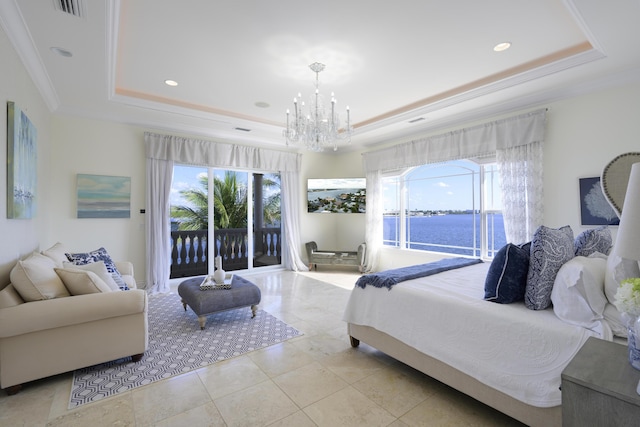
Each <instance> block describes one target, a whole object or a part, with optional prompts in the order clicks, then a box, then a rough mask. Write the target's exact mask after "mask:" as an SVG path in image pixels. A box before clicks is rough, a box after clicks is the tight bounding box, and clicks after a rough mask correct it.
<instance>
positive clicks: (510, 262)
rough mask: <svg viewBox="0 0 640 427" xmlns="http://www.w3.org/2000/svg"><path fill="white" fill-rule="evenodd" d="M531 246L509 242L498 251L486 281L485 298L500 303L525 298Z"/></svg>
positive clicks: (508, 302)
mask: <svg viewBox="0 0 640 427" xmlns="http://www.w3.org/2000/svg"><path fill="white" fill-rule="evenodd" d="M530 246H531V245H530V244H529V243H525V244H524V245H521V246H518V245H514V244H513V243H507V244H506V245H505V246H504V247H502V248H501V249H500V250H499V251H498V253H496V255H495V257H494V258H493V261H492V262H491V265H490V266H489V272H488V273H487V278H486V279H485V282H484V299H485V300H487V301H492V302H497V303H500V304H510V303H512V302H516V301H522V300H524V293H525V289H526V286H527V273H528V272H529V248H530Z"/></svg>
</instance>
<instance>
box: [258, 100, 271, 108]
mask: <svg viewBox="0 0 640 427" xmlns="http://www.w3.org/2000/svg"><path fill="white" fill-rule="evenodd" d="M254 105H255V106H256V107H260V108H269V107H271V106H270V105H269V103H268V102H264V101H258V102H256V103H255V104H254Z"/></svg>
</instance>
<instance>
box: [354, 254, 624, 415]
mask: <svg viewBox="0 0 640 427" xmlns="http://www.w3.org/2000/svg"><path fill="white" fill-rule="evenodd" d="M577 258H580V260H579V263H580V264H581V263H586V261H585V260H587V258H585V257H576V260H577ZM588 262H589V263H590V264H589V265H591V264H593V263H595V262H596V261H591V260H589V261H588ZM597 262H598V264H597V265H598V269H599V271H601V274H602V276H601V277H598V278H597V280H596V281H598V282H599V283H601V284H602V282H604V270H605V264H606V261H604V260H600V261H597ZM576 263H577V261H573V260H572V263H567V264H576ZM489 268H490V263H489V262H485V263H479V264H474V265H470V266H465V267H462V268H456V269H453V270H449V271H443V272H439V273H437V274H434V275H430V276H427V277H419V278H414V279H410V280H406V281H401V282H400V283H397V284H395V285H393V286H392V287H384V286H382V287H375V286H365V287H363V288H362V287H359V286H356V287H354V289H353V290H352V293H351V296H350V298H349V301H348V303H347V307H346V309H345V314H344V318H343V319H344V320H345V321H346V322H347V325H348V333H349V336H350V339H351V345H352V346H353V347H357V346H358V345H359V343H360V342H361V341H362V342H364V343H366V344H368V345H371V346H372V347H375V348H377V349H378V350H380V351H382V352H384V353H386V354H388V355H390V356H392V357H394V358H396V359H397V360H399V361H401V362H403V363H405V364H407V365H409V366H412V367H413V368H415V369H417V370H419V371H421V372H424V373H425V374H427V375H429V376H431V377H433V378H435V379H437V380H439V381H441V382H443V383H445V384H447V385H449V386H451V387H453V388H455V389H457V390H459V391H461V392H463V393H465V394H467V395H469V396H471V397H473V398H475V399H476V400H478V401H480V402H483V403H485V404H487V405H489V406H491V407H493V408H495V409H497V410H499V411H501V412H503V413H505V414H507V415H509V416H511V417H513V418H515V419H517V420H520V421H522V422H524V423H526V424H528V425H534V426H535V425H540V426H554V425H558V426H559V425H561V424H562V413H561V391H560V382H561V373H562V370H563V369H564V368H565V367H566V365H567V364H568V363H569V362H570V361H571V359H572V358H573V356H574V355H575V354H576V353H577V352H578V350H579V349H580V348H581V347H582V345H583V344H584V342H585V341H586V340H587V339H588V338H589V337H590V336H595V337H598V338H602V339H607V340H611V339H612V338H613V334H612V329H611V328H610V327H609V324H608V322H607V321H606V320H605V319H604V318H603V317H602V313H600V314H599V315H597V316H595V321H594V322H590V323H586V324H580V322H573V323H576V324H572V322H568V321H566V319H560V318H559V317H558V315H556V313H554V309H553V308H551V307H550V308H547V309H544V310H531V309H529V308H527V307H525V304H524V303H523V302H522V301H521V302H516V303H512V304H496V303H494V302H490V301H485V300H484V298H483V297H484V296H485V294H484V292H485V289H484V285H485V279H486V277H487V272H488V270H489ZM565 270H568V273H563V274H562V276H563V277H564V276H567V275H569V276H570V275H571V274H573V275H574V276H575V268H573V267H572V268H565ZM583 270H584V269H582V270H581V271H582V272H581V273H580V274H579V277H580V280H582V279H583V276H584V274H583V273H584V271H583ZM585 274H586V273H585ZM556 287H557V288H558V289H561V288H564V286H557V285H556ZM600 287H601V288H602V285H600ZM566 289H567V290H570V291H572V292H573V291H575V289H572V288H571V287H570V286H567V288H566ZM558 292H561V291H558ZM562 292H564V291H562ZM601 293H602V294H603V295H604V293H603V292H602V291H601ZM561 296H562V295H561ZM562 297H563V298H564V297H565V296H562ZM557 298H560V297H557ZM572 298H573V296H572ZM603 298H604V296H603ZM605 305H606V298H604V303H603V304H602V310H604V306H605ZM558 307H560V304H558ZM585 326H586V327H585Z"/></svg>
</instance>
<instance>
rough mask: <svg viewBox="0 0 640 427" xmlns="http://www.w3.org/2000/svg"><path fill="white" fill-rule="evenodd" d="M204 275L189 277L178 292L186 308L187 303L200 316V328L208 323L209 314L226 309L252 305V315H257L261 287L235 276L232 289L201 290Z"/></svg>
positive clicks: (179, 287) (179, 286) (185, 308)
mask: <svg viewBox="0 0 640 427" xmlns="http://www.w3.org/2000/svg"><path fill="white" fill-rule="evenodd" d="M203 279H204V276H199V277H193V278H191V279H187V280H185V281H183V282H182V283H180V285H178V294H179V295H180V298H182V304H183V305H184V310H185V311H187V305H188V306H189V307H191V310H193V312H194V313H195V314H196V315H197V316H198V322H199V323H200V329H204V325H205V324H206V323H207V315H209V314H213V313H217V312H219V311H224V310H232V309H234V308H240V307H248V306H251V312H252V316H251V318H254V317H256V311H257V310H258V304H260V297H261V294H260V289H259V288H258V287H257V286H256V285H254V284H253V283H251V282H250V281H248V280H246V279H243V278H242V277H240V276H235V275H234V276H233V279H232V280H231V288H230V289H216V290H206V291H202V290H200V283H202V280H203Z"/></svg>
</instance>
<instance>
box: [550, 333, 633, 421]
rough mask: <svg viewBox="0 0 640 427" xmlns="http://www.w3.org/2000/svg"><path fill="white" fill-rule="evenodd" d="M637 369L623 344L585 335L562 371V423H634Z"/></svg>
mask: <svg viewBox="0 0 640 427" xmlns="http://www.w3.org/2000/svg"><path fill="white" fill-rule="evenodd" d="M639 380H640V371H638V370H636V369H634V368H632V367H631V364H629V357H628V350H627V346H626V345H620V344H617V343H613V342H609V341H603V340H600V339H597V338H593V337H591V338H589V339H588V340H587V342H585V344H584V345H583V346H582V348H581V349H580V351H578V353H577V354H576V356H575V357H574V358H573V360H572V361H571V362H570V363H569V365H568V366H567V367H566V368H565V369H564V371H562V425H563V427H570V426H581V427H582V426H616V427H618V426H638V425H640V395H638V393H637V392H636V387H637V386H638V381H639Z"/></svg>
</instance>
